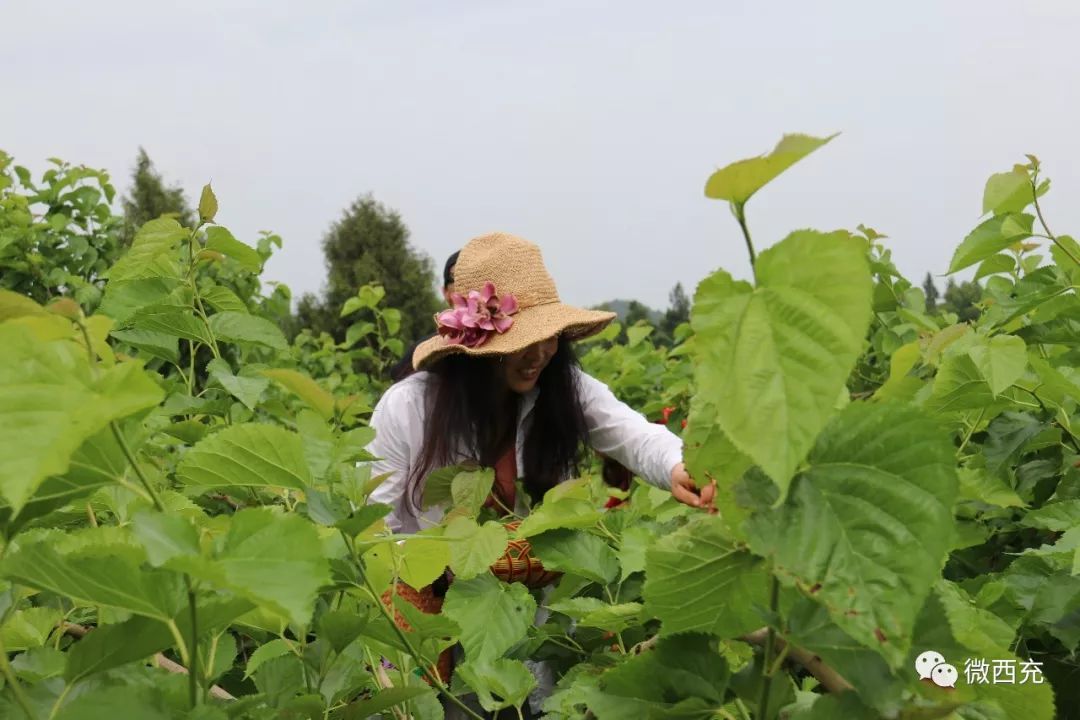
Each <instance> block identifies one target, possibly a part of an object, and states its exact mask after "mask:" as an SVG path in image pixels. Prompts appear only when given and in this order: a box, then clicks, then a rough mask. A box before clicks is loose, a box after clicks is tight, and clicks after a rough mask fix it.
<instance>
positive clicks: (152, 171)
mask: <svg viewBox="0 0 1080 720" xmlns="http://www.w3.org/2000/svg"><path fill="white" fill-rule="evenodd" d="M121 207H122V210H123V217H124V227H123V238H124V243H125V244H128V243H130V241H131V239H132V238H133V237H134V235H135V231H136V230H137V229H138V228H139V227H140V226H141V225H142V224H143V223H145V222H146V221H148V220H152V219H154V218H157V217H160V216H162V215H167V214H172V215H174V216H176V217H177V219H178V220H180V222H181V223H183V224H190V223H191V221H192V220H193V219H194V213H193V211H192V209H191V205H190V204H189V203H188V200H187V198H186V197H185V195H184V192H183V189H182V188H180V187H179V186H174V185H169V184H168V183H167V182H166V181H165V179H164V178H163V177H162V175H161V173H160V172H159V171H158V170H157V168H156V167H155V166H154V163H153V161H152V160H151V159H150V156H149V155H148V154H147V152H146V150H145V149H143V148H141V147H140V148H139V152H138V155H137V156H136V159H135V166H134V169H133V171H132V177H131V188H130V190H129V191H128V194H127V195H126V196H124V198H123V199H122V202H121ZM322 251H323V257H324V261H325V264H326V282H325V284H324V286H323V288H322V289H321V290H320V292H318V293H305V294H304V295H302V296H301V297H300V298H298V300H297V303H296V310H295V313H294V314H293V315H292V316H291V317H290V318H289V320H288V321H287V327H284V328H283V330H285V331H286V333H287V334H288V335H289V336H290V337H293V336H295V335H296V334H297V333H298V332H299V331H300V330H301V329H302V328H309V329H310V330H311V331H312V332H314V333H315V334H318V333H322V332H325V333H327V334H329V335H330V336H332V337H333V338H334V339H335V341H338V342H341V341H343V340H344V339H345V333H346V330H347V329H348V327H349V325H351V324H353V323H355V322H356V321H357V319H358V318H357V317H355V316H353V317H349V318H341V317H339V311H340V309H341V307H342V305H344V303H345V301H346V300H347V299H348V298H350V297H352V296H353V295H355V294H356V289H357V288H359V287H361V286H362V285H365V284H367V283H373V282H377V283H381V284H382V286H383V288H384V289H385V290H386V298H385V303H386V305H387V306H388V307H394V308H397V309H399V310H400V311H401V331H400V337H401V338H402V339H403V340H405V341H406V342H415V341H417V340H419V339H421V338H423V337H425V336H426V335H428V334H429V333H430V332H431V325H432V323H431V317H432V315H434V314H435V313H436V312H438V311H439V309H440V308H441V307H442V306H443V304H444V301H443V298H442V297H441V294H440V293H439V292H437V290H436V288H437V287H439V286H441V285H442V279H441V277H438V278H437V275H436V265H435V263H434V261H433V260H432V258H431V257H430V256H428V255H427V253H425V252H423V251H422V250H419V249H418V248H416V247H415V246H414V245H413V244H412V243H411V242H410V234H409V228H408V226H407V225H406V224H405V222H404V220H403V219H402V217H401V215H400V214H399V213H398V212H397V211H396V210H394V209H392V208H389V207H387V206H386V205H384V204H383V203H381V202H378V201H377V200H376V199H375V198H374V197H373V196H372V195H371V194H367V195H364V196H361V197H359V198H358V199H356V200H355V201H354V202H353V203H351V204H350V205H349V206H348V207H347V208H345V209H344V211H343V212H342V214H341V216H340V217H339V218H338V219H337V220H335V221H334V222H333V223H332V224H331V225H330V228H329V229H328V230H327V231H326V233H325V234H324V235H323V238H322ZM438 267H439V268H440V269H441V267H442V264H441V262H440V264H439V266H438ZM669 303H670V306H669V307H668V308H667V310H665V311H664V312H662V313H660V312H656V311H652V310H650V309H649V308H648V307H646V306H645V305H644V304H642V303H640V302H638V301H637V300H631V301H629V304H628V305H627V306H626V307H625V309H624V311H623V312H622V313H620V314H621V319H622V322H623V324H624V326H625V325H633V324H634V323H636V322H638V321H640V320H646V321H648V322H650V323H651V324H653V325H654V326H655V327H656V331H655V334H654V335H653V339H654V341H656V342H659V343H663V344H671V343H672V342H674V332H675V328H676V327H678V325H679V324H681V323H683V322H687V321H688V320H689V318H690V299H689V298H688V297H687V295H686V292H685V290H684V289H683V286H682V283H678V284H676V285H675V287H674V288H672V290H671V292H670V294H669ZM610 305H611V303H605V304H604V305H601V306H598V307H600V308H607V307H609V306H610ZM624 332H625V331H624Z"/></svg>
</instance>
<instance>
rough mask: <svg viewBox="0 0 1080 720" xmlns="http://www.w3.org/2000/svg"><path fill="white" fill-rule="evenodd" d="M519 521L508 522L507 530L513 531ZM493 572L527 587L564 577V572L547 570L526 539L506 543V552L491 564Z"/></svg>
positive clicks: (499, 576) (546, 583) (498, 576)
mask: <svg viewBox="0 0 1080 720" xmlns="http://www.w3.org/2000/svg"><path fill="white" fill-rule="evenodd" d="M518 524H519V522H518V521H517V520H514V521H512V522H508V523H506V525H505V527H506V531H507V532H509V533H513V532H514V531H515V530H517V527H518ZM491 572H493V573H494V574H495V577H497V578H499V579H500V580H502V581H503V582H508V583H511V582H519V583H522V584H524V585H525V586H526V587H530V588H539V587H544V586H545V585H550V584H551V583H553V582H555V581H556V580H558V579H559V578H560V577H562V573H560V572H553V571H551V570H545V569H544V566H543V565H542V564H541V563H540V561H539V560H537V559H536V558H534V557H533V556H532V546H531V545H529V541H528V540H525V539H521V540H511V541H510V542H509V543H507V545H506V552H504V553H503V556H502V557H501V558H499V559H498V560H496V561H495V564H494V565H492V566H491Z"/></svg>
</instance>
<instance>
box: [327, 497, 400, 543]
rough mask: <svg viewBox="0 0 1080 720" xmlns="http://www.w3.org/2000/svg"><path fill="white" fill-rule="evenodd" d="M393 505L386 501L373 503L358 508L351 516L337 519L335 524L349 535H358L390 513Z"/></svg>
mask: <svg viewBox="0 0 1080 720" xmlns="http://www.w3.org/2000/svg"><path fill="white" fill-rule="evenodd" d="M391 510H393V506H392V505H387V504H386V503H371V504H369V505H364V506H362V507H359V508H357V509H356V511H355V512H354V513H353V514H352V515H350V516H349V517H347V518H345V519H343V520H339V521H337V522H336V523H335V524H334V525H335V527H337V528H340V529H341V530H343V531H344V532H345V533H346V534H347V535H349V537H356V536H357V535H359V534H360V533H362V532H364V531H365V530H367V529H368V528H369V527H371V526H372V525H374V524H375V523H377V522H378V521H379V520H381V519H382V518H384V517H386V516H387V515H389V514H390V511H391Z"/></svg>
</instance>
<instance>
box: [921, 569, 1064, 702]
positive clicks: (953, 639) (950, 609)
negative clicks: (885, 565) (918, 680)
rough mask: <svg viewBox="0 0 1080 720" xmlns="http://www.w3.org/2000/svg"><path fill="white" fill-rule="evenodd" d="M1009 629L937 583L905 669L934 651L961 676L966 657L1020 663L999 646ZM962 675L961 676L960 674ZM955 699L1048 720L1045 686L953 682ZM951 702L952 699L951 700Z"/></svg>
mask: <svg viewBox="0 0 1080 720" xmlns="http://www.w3.org/2000/svg"><path fill="white" fill-rule="evenodd" d="M1006 633H1009V634H1011V630H1010V629H1009V628H1008V627H1007V626H1004V625H1003V624H1002V621H1001V620H1000V619H998V618H996V617H994V616H993V615H992V614H991V613H989V612H986V611H985V610H982V609H980V608H977V607H976V606H975V604H974V603H973V602H972V601H971V599H970V598H968V597H967V595H966V593H964V592H963V591H962V590H961V589H960V588H958V587H957V586H955V585H954V584H952V583H949V582H947V581H944V580H941V581H939V583H938V584H937V586H936V587H935V588H934V592H933V593H932V594H931V595H930V597H929V598H928V599H927V601H926V604H925V606H924V607H923V608H922V610H921V612H920V613H919V617H918V622H917V624H916V626H915V637H916V638H917V639H918V642H919V644H918V645H917V646H915V647H912V648H911V651H910V653H909V654H908V658H907V660H908V664H907V667H914V663H915V658H916V657H917V656H918V654H919V653H920V652H922V651H923V650H927V649H933V650H935V651H937V652H939V653H941V654H942V655H943V656H944V657H945V658H946V660H948V661H949V662H951V663H953V664H954V665H955V666H956V667H957V669H958V670H960V671H961V673H962V672H963V667H964V662H965V660H966V659H968V658H973V659H986V660H987V661H988V662H990V661H993V660H1009V659H1011V660H1014V661H1016V662H1017V663H1018V664H1019V663H1020V662H1022V660H1021V659H1019V658H1017V657H1016V655H1014V654H1013V653H1012V652H1010V651H1009V645H1008V644H1005V645H1002V644H999V643H1000V642H1001V641H1002V640H1003V639H1005V637H1006ZM961 677H963V675H961ZM955 695H956V697H955V699H956V700H959V701H961V702H965V701H966V702H970V701H972V700H978V701H983V702H987V701H989V702H995V703H997V704H998V705H999V706H1000V707H1001V709H1002V710H1003V711H1004V713H1005V717H1007V718H1020V717H1023V718H1027V719H1029V720H1053V718H1054V717H1055V714H1054V693H1053V689H1052V688H1051V686H1050V684H1049V683H1043V684H1034V683H1030V682H1028V683H1023V684H1021V683H1019V682H1017V683H1015V684H1010V683H987V684H981V683H975V684H967V683H963V682H961V683H958V684H957V687H956V691H955ZM950 699H952V698H950Z"/></svg>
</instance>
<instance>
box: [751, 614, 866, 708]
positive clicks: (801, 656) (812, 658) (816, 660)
mask: <svg viewBox="0 0 1080 720" xmlns="http://www.w3.org/2000/svg"><path fill="white" fill-rule="evenodd" d="M768 636H769V629H768V628H760V629H758V630H755V631H754V632H752V633H747V634H746V635H743V636H742V637H741V638H739V639H740V640H742V641H743V642H747V643H750V644H751V645H764V644H765V641H766V639H767V638H768ZM776 644H777V645H776V646H777V648H778V649H782V648H783V647H785V646H787V647H788V657H790V658H791V659H792V660H794V661H795V662H797V663H799V664H800V665H802V666H803V667H804V668H806V670H807V672H809V673H810V674H811V675H813V676H814V677H815V678H817V681H818V682H819V683H821V686H822V687H823V688H825V689H826V690H828V691H829V692H831V693H842V692H847V691H848V690H854V689H855V688H854V687H853V686H852V684H851V683H849V682H848V681H847V680H845V679H844V678H843V677H842V676H841V675H840V673H838V672H836V671H835V670H833V669H832V668H831V667H829V666H828V665H826V664H825V661H824V660H822V659H821V656H820V655H815V654H814V653H812V652H810V651H809V650H806V649H804V648H801V647H796V646H795V645H788V643H787V642H786V641H785V640H784V639H783V638H782V637H780V636H776Z"/></svg>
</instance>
